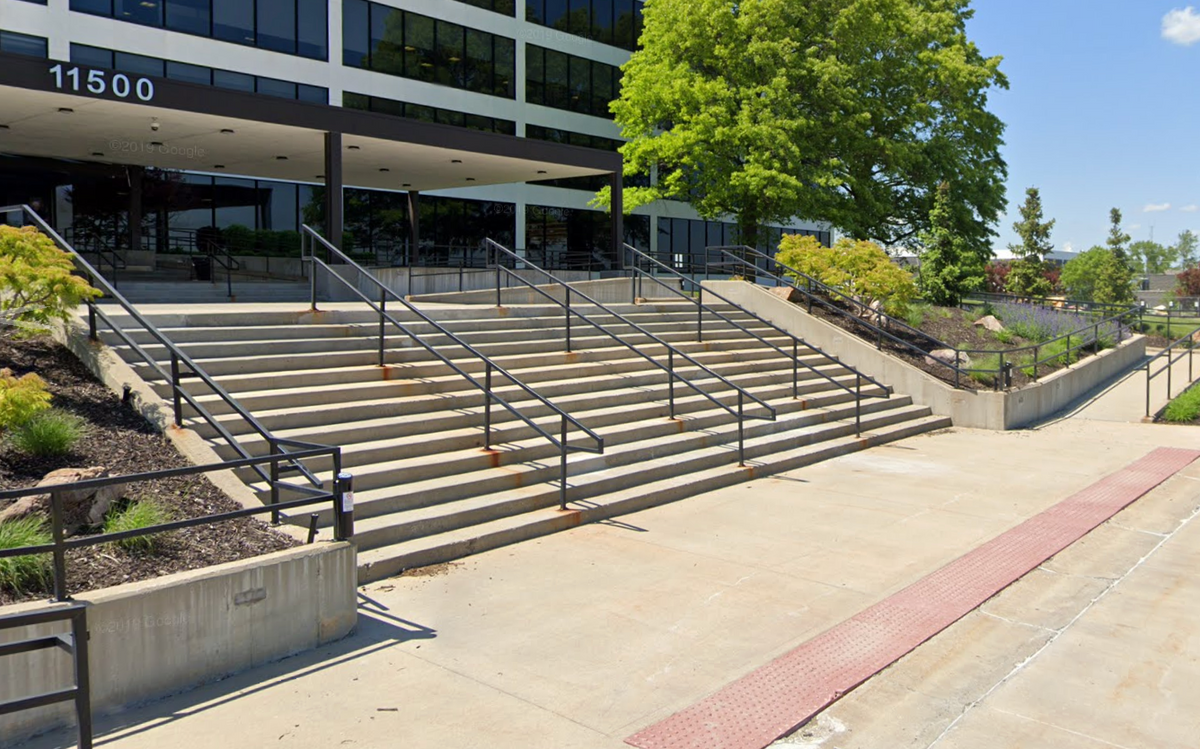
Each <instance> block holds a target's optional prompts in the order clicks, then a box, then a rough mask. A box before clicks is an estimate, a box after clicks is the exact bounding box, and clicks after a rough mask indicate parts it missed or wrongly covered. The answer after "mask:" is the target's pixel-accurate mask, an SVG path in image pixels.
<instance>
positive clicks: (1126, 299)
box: [1092, 251, 1134, 304]
mask: <svg viewBox="0 0 1200 749" xmlns="http://www.w3.org/2000/svg"><path fill="white" fill-rule="evenodd" d="M1133 300H1134V295H1133V273H1132V272H1131V271H1130V269H1129V263H1128V262H1125V261H1123V260H1121V259H1120V258H1118V257H1117V255H1116V253H1115V252H1112V251H1109V252H1108V253H1106V254H1105V255H1104V256H1103V257H1102V258H1101V259H1100V263H1099V268H1098V269H1097V273H1096V286H1095V291H1094V292H1093V293H1092V301H1095V302H1100V303H1102V304H1133Z"/></svg>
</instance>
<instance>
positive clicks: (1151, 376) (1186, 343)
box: [1145, 327, 1200, 418]
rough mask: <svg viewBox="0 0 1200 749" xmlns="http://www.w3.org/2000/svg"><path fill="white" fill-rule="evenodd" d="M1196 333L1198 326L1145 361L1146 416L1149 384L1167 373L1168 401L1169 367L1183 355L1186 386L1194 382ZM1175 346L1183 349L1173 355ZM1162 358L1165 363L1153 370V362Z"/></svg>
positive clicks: (1148, 409) (1169, 394) (1169, 399)
mask: <svg viewBox="0 0 1200 749" xmlns="http://www.w3.org/2000/svg"><path fill="white" fill-rule="evenodd" d="M1168 330H1169V328H1168ZM1197 335H1200V327H1197V328H1196V329H1195V330H1193V331H1192V332H1190V333H1188V334H1187V335H1185V336H1184V337H1182V338H1180V339H1179V340H1177V341H1172V342H1171V343H1170V344H1168V345H1167V347H1166V348H1164V349H1163V350H1162V351H1160V352H1158V354H1157V355H1155V356H1152V357H1150V359H1149V360H1148V361H1147V362H1146V365H1145V368H1146V418H1149V417H1150V386H1151V384H1152V383H1153V382H1154V380H1156V379H1157V378H1158V377H1160V376H1161V375H1163V374H1164V373H1165V374H1166V375H1167V402H1168V403H1170V402H1171V397H1172V396H1171V369H1172V367H1174V366H1175V365H1176V364H1177V363H1179V362H1181V361H1183V358H1184V357H1185V356H1186V357H1187V360H1188V379H1187V381H1188V387H1191V386H1192V384H1193V383H1195V382H1196V377H1195V373H1194V370H1193V364H1192V361H1193V359H1194V358H1195V353H1196V346H1197V342H1196V336H1197ZM1177 348H1178V349H1183V350H1182V351H1181V352H1180V353H1179V354H1178V355H1175V354H1174V351H1175V349H1177ZM1163 359H1166V360H1167V362H1166V364H1163V365H1162V366H1161V367H1160V368H1159V369H1157V370H1155V369H1154V365H1155V363H1156V362H1160V361H1162V360H1163ZM1186 389H1187V388H1184V390H1186Z"/></svg>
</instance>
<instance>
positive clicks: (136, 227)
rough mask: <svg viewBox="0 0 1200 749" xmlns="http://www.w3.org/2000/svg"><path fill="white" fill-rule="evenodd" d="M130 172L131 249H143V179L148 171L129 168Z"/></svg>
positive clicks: (136, 250) (138, 250) (137, 167)
mask: <svg viewBox="0 0 1200 749" xmlns="http://www.w3.org/2000/svg"><path fill="white" fill-rule="evenodd" d="M128 169H129V171H128V172H127V173H128V175H129V249H130V250H131V251H133V252H140V251H141V249H142V192H143V190H142V177H143V175H145V173H146V170H145V169H143V168H142V167H140V166H131V167H128Z"/></svg>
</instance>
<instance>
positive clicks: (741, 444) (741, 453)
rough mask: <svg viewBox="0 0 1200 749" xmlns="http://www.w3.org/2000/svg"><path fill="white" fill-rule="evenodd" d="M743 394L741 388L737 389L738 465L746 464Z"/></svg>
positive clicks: (741, 466)
mask: <svg viewBox="0 0 1200 749" xmlns="http://www.w3.org/2000/svg"><path fill="white" fill-rule="evenodd" d="M744 401H745V396H744V394H743V392H742V391H741V390H738V467H739V468H744V467H745V466H746V416H745V412H744V406H743V402H744Z"/></svg>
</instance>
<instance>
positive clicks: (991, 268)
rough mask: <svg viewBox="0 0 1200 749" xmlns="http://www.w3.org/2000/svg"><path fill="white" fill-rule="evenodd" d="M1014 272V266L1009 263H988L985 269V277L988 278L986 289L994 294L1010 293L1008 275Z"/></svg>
mask: <svg viewBox="0 0 1200 749" xmlns="http://www.w3.org/2000/svg"><path fill="white" fill-rule="evenodd" d="M1011 272H1012V265H1011V264H1009V263H1008V262H1007V261H1000V262H995V263H988V264H987V267H986V268H984V275H985V276H986V278H987V281H986V283H985V284H984V286H985V288H986V289H987V290H988V291H990V292H991V293H993V294H1004V293H1006V292H1007V291H1008V274H1009V273H1011Z"/></svg>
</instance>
